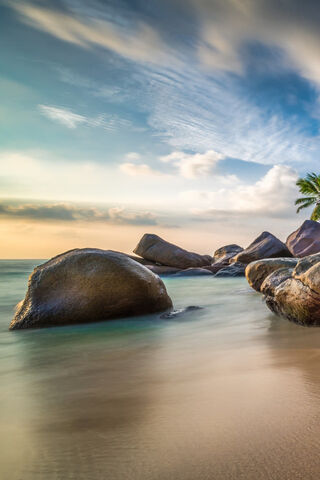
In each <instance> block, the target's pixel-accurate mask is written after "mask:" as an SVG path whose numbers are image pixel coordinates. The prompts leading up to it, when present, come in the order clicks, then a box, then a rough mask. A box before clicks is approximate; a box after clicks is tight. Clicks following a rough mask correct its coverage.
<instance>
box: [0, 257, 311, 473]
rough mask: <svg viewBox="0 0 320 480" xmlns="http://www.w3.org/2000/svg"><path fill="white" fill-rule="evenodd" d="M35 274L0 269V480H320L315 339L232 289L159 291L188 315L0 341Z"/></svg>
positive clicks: (237, 282) (228, 284)
mask: <svg viewBox="0 0 320 480" xmlns="http://www.w3.org/2000/svg"><path fill="white" fill-rule="evenodd" d="M38 263H39V261H1V262H0V372H1V387H0V389H1V390H0V416H1V430H0V478H3V479H5V480H11V479H12V480H38V479H46V480H53V479H54V480H55V479H59V480H67V479H74V480H82V479H83V480H103V479H108V480H127V479H130V480H153V479H157V480H197V479H200V480H202V479H208V480H211V479H214V480H233V479H234V480H239V479H245V480H251V479H252V480H260V479H263V480H265V479H274V480H282V479H288V480H293V479H304V480H305V479H318V478H319V477H320V425H319V420H320V403H319V399H320V328H305V327H300V326H297V325H294V324H292V323H289V322H287V321H286V320H282V319H279V318H277V317H276V316H274V315H272V314H271V313H269V311H268V310H267V308H266V307H265V305H264V304H263V301H262V298H261V296H260V295H258V294H256V293H255V292H254V291H252V290H251V289H250V288H249V287H248V285H247V283H246V280H245V279H243V278H240V279H239V278H234V279H222V278H217V279H215V278H211V277H210V278H208V277H205V278H203V277H202V278H201V277H198V278H197V277H194V278H181V277H180V278H176V279H174V278H167V279H165V283H166V285H167V288H168V291H169V294H170V295H171V297H172V299H173V301H174V304H175V307H176V308H180V307H181V308H182V307H186V306H188V305H199V306H202V307H204V308H203V309H202V310H195V311H192V312H188V313H186V314H184V315H182V316H180V317H179V316H178V317H176V318H174V319H167V320H164V319H160V318H159V316H158V315H153V316H150V317H139V318H135V319H124V320H116V321H109V322H102V323H95V324H88V325H82V326H72V327H62V328H49V329H41V330H24V331H19V330H18V331H13V332H9V331H8V326H9V323H10V320H11V317H12V314H13V308H14V305H15V304H16V303H17V302H18V301H19V300H21V299H22V298H23V296H24V293H25V289H26V283H27V278H28V275H29V273H30V272H31V271H32V268H33V266H34V265H36V264H38Z"/></svg>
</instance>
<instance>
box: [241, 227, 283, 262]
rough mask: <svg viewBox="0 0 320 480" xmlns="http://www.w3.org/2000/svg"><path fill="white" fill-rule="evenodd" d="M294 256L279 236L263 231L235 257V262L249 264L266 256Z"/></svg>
mask: <svg viewBox="0 0 320 480" xmlns="http://www.w3.org/2000/svg"><path fill="white" fill-rule="evenodd" d="M277 257H292V255H291V253H290V252H289V250H288V248H287V247H286V245H285V244H284V243H282V242H281V241H280V240H279V239H278V238H277V237H275V236H274V235H272V233H269V232H263V233H261V235H259V237H257V238H256V239H255V240H254V241H253V242H252V243H251V244H250V245H249V246H248V247H247V248H245V249H244V250H243V251H242V252H240V253H238V254H237V255H236V256H235V257H233V259H232V260H233V261H234V262H241V263H244V264H248V263H251V262H254V261H255V260H261V259H264V258H277Z"/></svg>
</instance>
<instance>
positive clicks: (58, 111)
mask: <svg viewBox="0 0 320 480" xmlns="http://www.w3.org/2000/svg"><path fill="white" fill-rule="evenodd" d="M39 109H40V111H41V113H42V114H43V115H44V116H46V117H48V118H50V120H54V121H56V122H58V123H61V124H62V125H64V126H65V127H67V128H72V129H74V128H76V127H77V126H78V125H79V124H81V123H87V122H88V120H87V118H86V117H85V116H83V115H79V114H77V113H73V112H71V111H70V110H67V109H65V108H58V107H52V106H50V105H39Z"/></svg>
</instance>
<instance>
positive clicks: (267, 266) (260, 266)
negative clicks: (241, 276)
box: [245, 258, 298, 292]
mask: <svg viewBox="0 0 320 480" xmlns="http://www.w3.org/2000/svg"><path fill="white" fill-rule="evenodd" d="M297 263H298V259H296V258H266V259H264V260H256V261H255V262H251V263H249V265H248V266H247V268H246V271H245V274H246V278H247V280H248V282H249V285H250V286H251V287H252V288H254V289H255V290H257V292H259V291H260V287H261V285H262V283H263V281H264V279H265V278H266V277H267V276H268V275H270V273H272V272H274V271H275V270H279V269H280V268H294V267H295V266H296V265H297Z"/></svg>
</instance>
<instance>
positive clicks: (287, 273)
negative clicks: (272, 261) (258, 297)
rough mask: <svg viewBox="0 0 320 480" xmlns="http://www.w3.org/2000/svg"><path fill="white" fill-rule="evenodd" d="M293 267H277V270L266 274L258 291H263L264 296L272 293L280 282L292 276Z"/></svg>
mask: <svg viewBox="0 0 320 480" xmlns="http://www.w3.org/2000/svg"><path fill="white" fill-rule="evenodd" d="M292 272H293V268H285V267H284V268H279V270H274V271H273V272H272V273H270V275H268V276H267V277H266V278H265V279H264V281H263V283H262V285H261V287H260V292H261V293H263V295H265V296H266V297H270V296H273V295H274V291H275V289H276V288H277V287H278V286H279V285H280V283H282V282H285V281H286V280H288V278H290V277H291V276H292Z"/></svg>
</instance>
